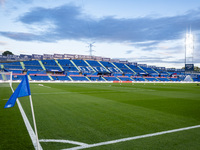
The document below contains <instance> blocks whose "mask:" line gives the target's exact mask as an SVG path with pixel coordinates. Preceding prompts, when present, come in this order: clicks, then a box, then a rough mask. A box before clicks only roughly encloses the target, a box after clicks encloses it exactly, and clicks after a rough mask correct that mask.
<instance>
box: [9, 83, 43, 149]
mask: <svg viewBox="0 0 200 150" xmlns="http://www.w3.org/2000/svg"><path fill="white" fill-rule="evenodd" d="M10 88H11V90H12V92H14V90H13V87H12V86H11V85H10ZM17 105H18V107H19V110H20V113H21V115H22V118H23V120H24V123H25V126H26V129H27V131H28V134H29V136H30V138H31V141H32V143H33V146H34V148H35V150H37V140H36V135H35V133H34V131H33V129H32V127H31V124H30V122H29V121H28V118H27V116H26V114H25V112H24V110H23V108H22V105H21V103H20V101H19V99H18V98H17ZM39 146H40V150H43V149H42V146H41V145H40V143H39Z"/></svg>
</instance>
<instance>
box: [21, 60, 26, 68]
mask: <svg viewBox="0 0 200 150" xmlns="http://www.w3.org/2000/svg"><path fill="white" fill-rule="evenodd" d="M20 64H21V66H22V68H23V69H25V66H24V63H23V62H22V61H21V62H20Z"/></svg>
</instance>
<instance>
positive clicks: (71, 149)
mask: <svg viewBox="0 0 200 150" xmlns="http://www.w3.org/2000/svg"><path fill="white" fill-rule="evenodd" d="M199 127H200V125H196V126H190V127H185V128H179V129H174V130H168V131H161V132H156V133H151V134H145V135H139V136H134V137H128V138H123V139H118V140H113V141H107V142H101V143H96V144H88V145H83V146H77V147H73V148H67V149H63V150H79V149H85V148H91V147H97V146H102V145H108V144H114V143H119V142H125V141H130V140H136V139H141V138H146V137H152V136H157V135H162V134H167V133H173V132H179V131H184V130H189V129H195V128H199Z"/></svg>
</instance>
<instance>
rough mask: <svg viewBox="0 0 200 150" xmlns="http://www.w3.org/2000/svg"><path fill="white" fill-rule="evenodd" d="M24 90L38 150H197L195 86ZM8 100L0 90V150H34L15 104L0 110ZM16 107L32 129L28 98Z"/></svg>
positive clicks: (199, 112) (199, 104)
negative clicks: (32, 111) (33, 118)
mask: <svg viewBox="0 0 200 150" xmlns="http://www.w3.org/2000/svg"><path fill="white" fill-rule="evenodd" d="M17 85H18V84H17V83H13V87H14V89H15V88H16V87H17ZM30 88H31V95H32V99H33V106H34V111H35V117H36V123H37V129H38V136H39V140H40V144H41V146H42V148H43V150H60V149H73V148H74V150H75V149H88V150H133V149H134V150H142V149H145V150H188V149H190V150H197V149H200V144H199V143H200V86H198V85H197V84H196V83H187V84H183V83H155V84H154V83H40V84H39V83H30ZM11 94H12V91H11V89H10V87H9V86H7V85H3V84H1V85H0V106H1V109H0V125H1V126H0V149H2V150H4V149H5V150H8V149H9V150H16V149H19V150H26V149H30V150H31V149H34V147H33V144H32V141H31V139H30V136H29V133H28V131H27V129H26V126H25V124H24V121H23V118H22V116H21V113H20V110H19V108H18V106H17V103H16V104H15V106H14V107H13V108H9V109H3V107H4V105H5V103H6V101H7V100H8V99H9V97H10V96H11ZM19 101H20V103H21V105H22V107H23V109H24V111H25V113H26V116H27V118H28V120H29V122H30V124H31V126H32V128H33V121H32V115H31V108H30V102H29V98H28V97H22V98H19ZM33 129H34V128H33ZM179 129H180V130H179ZM167 131H169V132H167Z"/></svg>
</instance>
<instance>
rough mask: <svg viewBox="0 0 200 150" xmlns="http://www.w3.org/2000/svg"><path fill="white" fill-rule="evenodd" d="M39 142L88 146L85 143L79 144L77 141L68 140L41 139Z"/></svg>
mask: <svg viewBox="0 0 200 150" xmlns="http://www.w3.org/2000/svg"><path fill="white" fill-rule="evenodd" d="M39 141H40V142H58V143H70V144H74V145H81V146H84V145H88V144H86V143H81V142H77V141H70V140H55V139H41V140H39Z"/></svg>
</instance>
